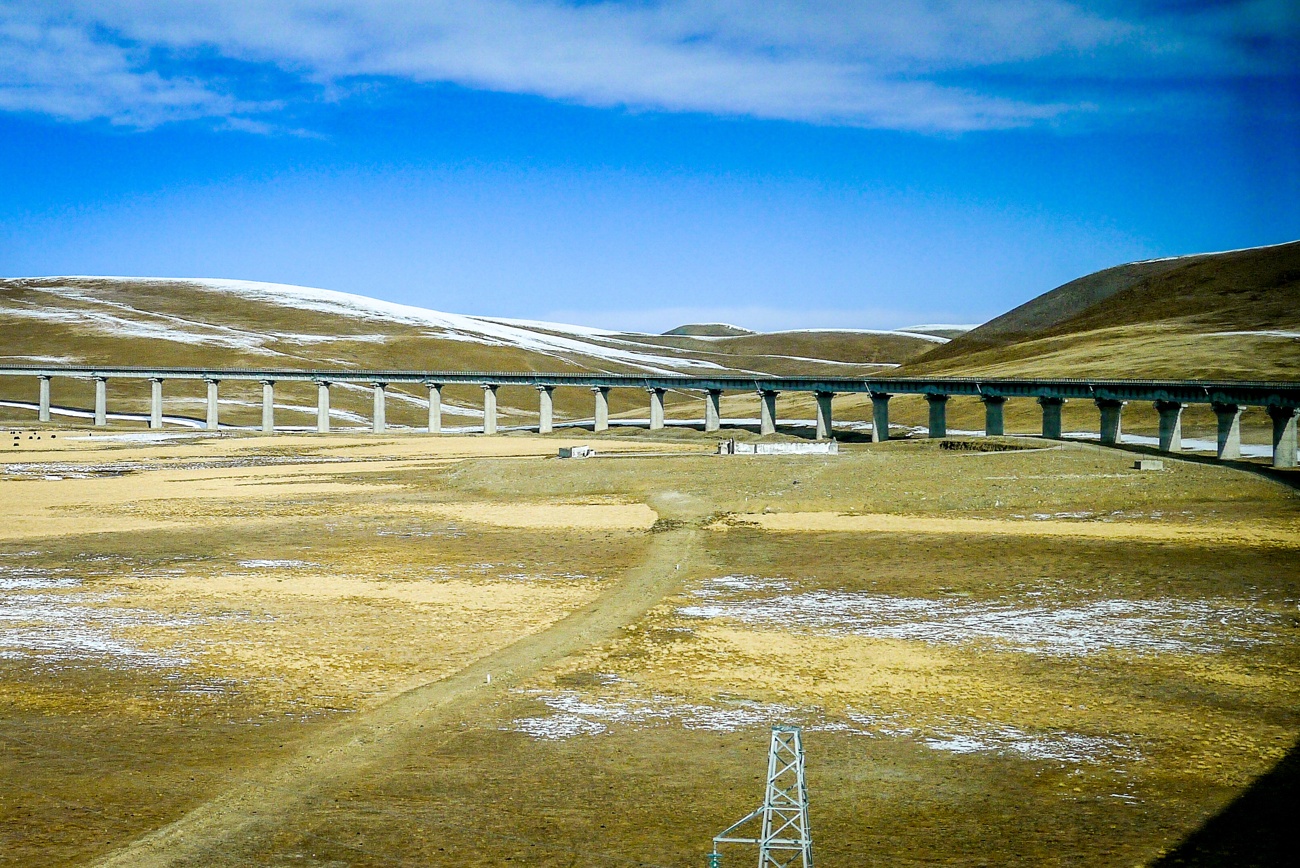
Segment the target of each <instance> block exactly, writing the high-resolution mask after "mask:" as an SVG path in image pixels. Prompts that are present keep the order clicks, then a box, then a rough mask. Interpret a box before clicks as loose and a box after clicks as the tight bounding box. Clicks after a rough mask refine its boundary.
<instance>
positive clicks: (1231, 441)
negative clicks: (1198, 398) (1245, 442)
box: [1211, 403, 1242, 461]
mask: <svg viewBox="0 0 1300 868" xmlns="http://www.w3.org/2000/svg"><path fill="white" fill-rule="evenodd" d="M1211 406H1212V407H1213V408H1214V415H1215V416H1216V417H1217V419H1218V423H1219V424H1218V428H1219V432H1218V447H1217V452H1216V454H1217V455H1218V457H1219V458H1221V459H1222V460H1224V461H1235V460H1237V459H1238V458H1240V457H1241V409H1242V408H1241V405H1240V404H1220V403H1215V404H1212V405H1211Z"/></svg>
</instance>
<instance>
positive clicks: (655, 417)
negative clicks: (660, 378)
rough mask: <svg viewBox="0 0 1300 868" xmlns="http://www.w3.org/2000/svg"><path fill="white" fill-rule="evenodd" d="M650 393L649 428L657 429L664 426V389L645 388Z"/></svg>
mask: <svg viewBox="0 0 1300 868" xmlns="http://www.w3.org/2000/svg"><path fill="white" fill-rule="evenodd" d="M646 392H648V393H649V394H650V430H651V431H658V430H660V429H661V428H663V427H664V390H663V389H658V388H650V389H646Z"/></svg>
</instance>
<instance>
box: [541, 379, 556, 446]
mask: <svg viewBox="0 0 1300 868" xmlns="http://www.w3.org/2000/svg"><path fill="white" fill-rule="evenodd" d="M554 430H555V387H554V386H538V387H537V433H538V434H550V433H551V432H552V431H554Z"/></svg>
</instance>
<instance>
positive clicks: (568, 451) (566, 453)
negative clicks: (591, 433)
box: [560, 446, 596, 458]
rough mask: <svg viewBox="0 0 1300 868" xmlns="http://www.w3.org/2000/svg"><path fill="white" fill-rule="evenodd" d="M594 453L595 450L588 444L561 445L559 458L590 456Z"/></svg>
mask: <svg viewBox="0 0 1300 868" xmlns="http://www.w3.org/2000/svg"><path fill="white" fill-rule="evenodd" d="M595 454H596V450H595V449H592V448H591V447H590V446H561V447H560V457H561V458H591V457H592V456H593V455H595Z"/></svg>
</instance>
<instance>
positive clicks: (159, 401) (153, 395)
mask: <svg viewBox="0 0 1300 868" xmlns="http://www.w3.org/2000/svg"><path fill="white" fill-rule="evenodd" d="M162 426H163V381H162V377H151V378H150V379H149V427H150V428H151V429H153V430H155V431H156V430H158V429H159V428H161V427H162Z"/></svg>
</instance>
